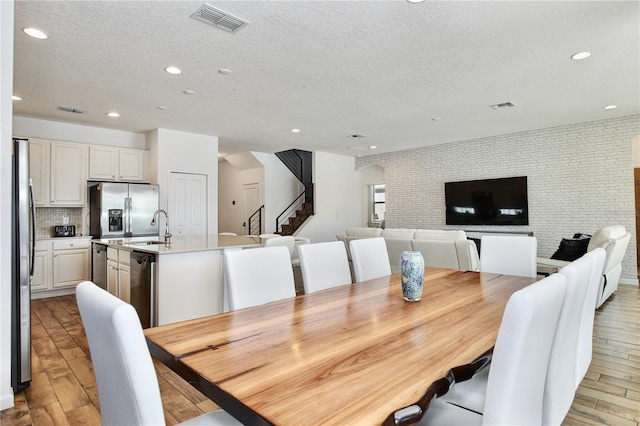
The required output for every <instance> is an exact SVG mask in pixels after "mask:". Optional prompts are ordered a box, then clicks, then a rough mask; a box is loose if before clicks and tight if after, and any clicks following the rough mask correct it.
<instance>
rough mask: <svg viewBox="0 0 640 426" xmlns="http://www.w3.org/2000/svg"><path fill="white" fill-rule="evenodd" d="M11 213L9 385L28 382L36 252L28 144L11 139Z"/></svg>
mask: <svg viewBox="0 0 640 426" xmlns="http://www.w3.org/2000/svg"><path fill="white" fill-rule="evenodd" d="M12 157H13V163H12V206H11V207H12V212H11V239H12V244H11V260H12V267H11V281H12V287H11V386H12V387H13V391H14V392H19V391H21V390H23V389H25V388H26V387H28V386H29V383H30V382H31V282H32V280H33V255H34V251H35V229H36V228H35V205H34V202H33V186H32V183H31V178H30V176H29V141H28V140H27V139H14V140H13V156H12Z"/></svg>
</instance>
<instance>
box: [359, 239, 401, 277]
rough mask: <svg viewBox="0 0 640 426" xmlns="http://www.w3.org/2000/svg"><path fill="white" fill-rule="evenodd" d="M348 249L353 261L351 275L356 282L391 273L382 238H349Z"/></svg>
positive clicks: (385, 246)
mask: <svg viewBox="0 0 640 426" xmlns="http://www.w3.org/2000/svg"><path fill="white" fill-rule="evenodd" d="M349 251H350V252H351V261H352V263H353V275H354V278H355V280H356V281H357V282H360V281H367V280H372V279H374V278H379V277H384V276H386V275H391V266H390V265H389V255H388V254H387V245H386V243H385V241H384V238H382V237H376V238H362V239H357V240H351V241H350V242H349ZM399 260H400V259H398V261H399Z"/></svg>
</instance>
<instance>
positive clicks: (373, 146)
mask: <svg viewBox="0 0 640 426" xmlns="http://www.w3.org/2000/svg"><path fill="white" fill-rule="evenodd" d="M376 148H377V146H375V145H371V146H370V147H369V149H376Z"/></svg>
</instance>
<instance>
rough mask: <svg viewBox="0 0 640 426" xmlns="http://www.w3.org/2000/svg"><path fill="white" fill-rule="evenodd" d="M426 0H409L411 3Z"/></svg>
mask: <svg viewBox="0 0 640 426" xmlns="http://www.w3.org/2000/svg"><path fill="white" fill-rule="evenodd" d="M423 1H424V0H407V2H409V3H422V2H423Z"/></svg>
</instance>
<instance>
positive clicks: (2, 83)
mask: <svg viewBox="0 0 640 426" xmlns="http://www.w3.org/2000/svg"><path fill="white" fill-rule="evenodd" d="M12 92H13V1H0V141H1V142H2V143H1V144H0V410H4V409H6V408H10V407H13V390H12V389H11V115H12V114H13V103H12V102H13V101H12V100H11V95H12Z"/></svg>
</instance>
